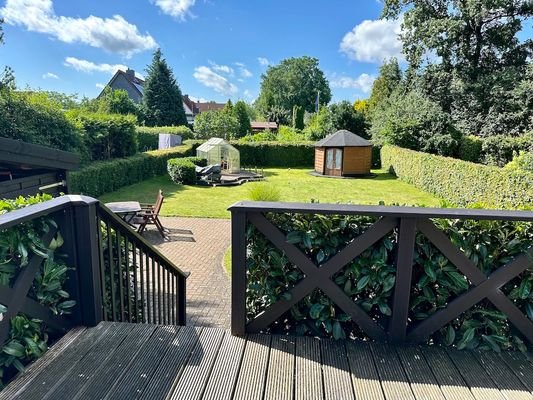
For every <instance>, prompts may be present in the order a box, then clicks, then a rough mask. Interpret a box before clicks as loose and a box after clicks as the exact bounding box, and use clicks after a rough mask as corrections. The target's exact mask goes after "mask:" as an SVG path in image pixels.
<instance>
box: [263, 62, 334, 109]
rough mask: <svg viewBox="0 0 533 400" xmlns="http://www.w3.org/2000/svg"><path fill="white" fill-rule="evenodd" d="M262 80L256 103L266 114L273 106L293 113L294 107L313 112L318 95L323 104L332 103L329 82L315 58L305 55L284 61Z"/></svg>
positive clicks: (269, 70) (267, 72)
mask: <svg viewBox="0 0 533 400" xmlns="http://www.w3.org/2000/svg"><path fill="white" fill-rule="evenodd" d="M261 79H262V81H261V93H260V94H259V97H258V100H257V104H258V106H259V107H260V109H261V111H262V112H263V113H266V112H267V111H268V110H270V109H271V108H272V107H280V108H282V109H284V110H292V108H293V107H294V106H300V107H302V108H303V109H304V110H305V111H308V112H313V111H315V108H316V100H317V96H320V104H321V105H324V104H328V103H329V102H330V101H331V89H330V88H329V83H328V81H327V79H326V77H325V76H324V73H323V72H322V70H321V69H320V68H319V67H318V59H316V58H312V57H307V56H304V57H299V58H289V59H286V60H283V61H282V62H281V63H280V64H278V65H275V66H270V67H268V70H267V71H266V73H264V74H263V75H262V76H261ZM319 93H320V95H319Z"/></svg>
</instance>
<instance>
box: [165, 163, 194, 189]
mask: <svg viewBox="0 0 533 400" xmlns="http://www.w3.org/2000/svg"><path fill="white" fill-rule="evenodd" d="M167 171H168V174H169V176H170V179H172V181H173V182H176V183H182V184H184V185H192V184H194V183H195V182H196V165H194V163H193V162H192V160H190V159H189V158H188V157H187V158H172V159H170V160H168V161H167Z"/></svg>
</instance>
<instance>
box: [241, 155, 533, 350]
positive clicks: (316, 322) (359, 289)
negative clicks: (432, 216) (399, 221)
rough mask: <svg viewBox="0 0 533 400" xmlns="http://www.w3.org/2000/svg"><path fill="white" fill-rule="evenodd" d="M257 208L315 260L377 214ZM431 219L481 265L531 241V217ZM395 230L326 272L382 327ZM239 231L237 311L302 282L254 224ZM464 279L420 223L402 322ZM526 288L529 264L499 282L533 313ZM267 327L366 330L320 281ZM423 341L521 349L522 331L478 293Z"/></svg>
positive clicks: (421, 315) (417, 316) (387, 315)
mask: <svg viewBox="0 0 533 400" xmlns="http://www.w3.org/2000/svg"><path fill="white" fill-rule="evenodd" d="M385 152H387V150H386V151H385ZM265 217H266V218H267V219H269V220H270V221H271V222H272V223H273V224H274V225H275V226H276V227H278V228H279V230H280V231H281V232H283V234H284V236H285V240H286V242H288V243H292V244H294V245H295V246H297V247H298V248H299V250H300V251H301V252H302V253H303V254H305V256H306V257H307V259H308V260H310V261H311V262H312V263H313V264H315V265H316V266H317V268H320V267H321V266H323V265H325V264H326V263H328V261H330V260H331V259H332V258H334V257H335V256H336V255H337V254H338V253H339V252H340V251H342V250H343V249H345V248H346V246H349V245H350V243H353V240H354V239H356V238H357V237H360V236H361V235H362V234H363V233H365V232H367V231H368V230H369V229H371V226H372V225H373V224H374V223H375V222H376V220H377V217H367V216H359V215H320V214H294V213H280V214H273V213H267V214H266V215H265ZM434 223H435V224H436V225H437V227H438V228H439V229H440V230H442V231H443V232H444V234H446V236H448V237H450V238H452V240H453V242H454V244H455V245H457V246H458V247H459V248H461V249H462V250H463V251H464V252H465V254H467V255H468V257H469V258H470V259H471V260H472V261H473V262H474V263H475V264H476V265H477V266H478V267H479V268H480V269H481V271H483V273H485V274H487V275H489V274H490V273H492V272H494V271H495V270H496V269H498V268H500V267H502V266H503V265H505V264H506V263H508V262H509V260H510V259H513V258H515V257H517V256H518V255H520V254H523V253H524V251H526V250H527V249H528V248H529V246H530V245H531V243H532V241H533V223H531V222H529V223H526V222H517V221H473V220H457V219H450V220H443V219H440V220H435V221H434ZM398 233H399V232H398V228H395V229H394V230H393V231H392V232H390V233H388V234H387V235H385V236H384V237H383V238H382V239H380V240H378V241H377V242H376V243H374V244H373V245H371V246H370V247H369V248H368V249H366V250H365V251H364V252H363V253H362V254H361V255H360V256H358V257H355V258H354V259H352V260H350V261H349V262H348V263H347V264H346V266H345V267H343V268H342V269H341V270H340V271H339V272H337V273H335V274H334V275H333V276H332V277H331V281H332V283H334V284H335V285H336V286H337V287H338V288H339V289H340V291H342V292H343V293H344V294H346V295H347V296H348V297H349V298H350V299H351V300H352V301H353V302H354V303H356V304H357V305H358V306H359V307H361V309H362V310H364V312H365V313H366V314H367V315H368V316H369V317H370V318H372V320H374V321H375V322H376V323H377V324H378V325H381V326H383V327H384V328H386V327H387V326H388V325H389V324H390V319H391V315H392V309H391V308H392V302H393V294H394V289H395V284H396V278H397V276H396V266H395V259H396V256H397V252H398V248H399V242H398V238H399V235H398ZM246 235H247V249H246V250H247V251H246V312H247V318H248V321H250V320H252V319H253V318H254V317H256V316H258V315H259V314H261V313H262V312H264V311H265V310H266V309H267V307H268V306H269V305H271V304H274V303H276V302H277V301H279V300H283V299H288V298H290V296H289V295H288V291H289V290H290V289H291V288H293V287H294V286H295V285H297V284H298V282H301V280H302V279H303V278H304V274H303V272H302V271H301V270H300V269H299V268H298V267H296V266H295V265H294V264H293V263H292V262H291V261H290V259H289V258H288V257H287V256H286V255H285V254H284V252H283V251H282V250H280V249H278V248H276V247H275V246H274V245H273V244H272V242H271V241H270V240H269V239H267V238H266V237H265V236H264V235H263V234H262V233H261V232H259V231H258V230H257V228H255V227H254V226H253V225H249V226H248V227H247V230H246ZM502 238H504V239H503V242H502ZM469 285H470V283H469V281H468V278H467V277H466V276H464V274H463V273H461V271H459V270H458V269H457V267H456V266H455V265H453V263H452V262H450V261H449V260H448V259H447V258H445V257H444V256H443V255H442V253H441V252H440V251H439V250H438V249H437V248H436V247H435V246H434V245H433V244H432V243H431V242H430V241H429V240H428V239H427V238H426V237H424V235H423V234H422V233H417V235H416V240H415V243H414V257H413V274H412V284H411V285H410V296H409V309H408V317H409V321H410V327H411V326H413V324H415V323H418V322H419V321H423V320H426V319H427V318H429V317H430V316H431V315H434V314H435V313H436V312H437V311H440V310H442V309H444V308H445V307H446V306H447V305H448V304H449V302H450V301H452V300H453V299H457V297H458V296H460V295H462V294H464V293H465V292H466V291H467V290H468V289H469ZM532 288H533V271H532V270H531V269H530V270H528V271H525V272H524V273H523V274H521V275H520V276H517V277H515V278H514V279H512V280H511V281H510V282H508V283H507V284H505V285H503V286H502V287H501V288H500V290H502V292H503V293H504V294H505V296H506V297H507V298H508V299H509V300H510V301H511V302H512V303H513V304H515V305H516V306H517V307H518V308H519V309H520V310H522V312H523V313H524V314H525V315H527V316H528V318H530V319H533V307H532V306H531V305H532V303H531V301H532V300H533V290H532ZM339 293H340V292H339ZM288 296H289V297H288ZM268 330H269V331H270V332H271V333H283V334H287V333H288V334H297V335H302V334H307V335H312V336H326V337H333V338H336V339H343V338H359V339H363V340H368V337H367V335H366V334H365V333H364V332H362V330H361V329H360V328H359V326H358V324H357V323H356V322H355V321H352V319H351V318H350V316H349V315H348V314H346V313H345V311H344V310H343V309H342V308H341V307H339V306H338V305H337V304H335V303H334V302H333V301H332V300H331V299H330V298H329V297H328V295H327V294H325V293H324V292H322V291H321V290H314V291H313V292H312V293H310V294H309V295H307V296H305V297H304V298H303V299H302V300H300V301H299V302H297V303H296V304H294V306H293V307H291V309H290V311H289V312H286V313H284V314H283V315H282V316H281V317H280V318H279V319H278V320H277V321H276V322H275V323H274V324H272V325H271V326H269V328H268ZM428 342H430V343H433V344H443V345H448V346H456V347H457V348H458V349H474V348H479V349H483V350H489V349H492V350H494V351H500V350H503V349H506V350H507V349H519V350H522V351H526V345H525V343H524V338H523V335H521V334H520V333H519V332H517V331H516V329H514V327H513V326H512V325H511V324H509V323H508V321H507V318H506V317H505V315H504V314H503V313H502V312H501V311H499V310H498V309H496V308H495V307H494V305H493V304H492V303H491V302H490V301H489V300H487V299H485V300H481V301H480V302H478V303H477V304H475V305H474V306H472V307H471V308H470V309H469V310H468V311H466V312H464V313H462V314H461V315H460V316H459V317H457V318H454V319H453V321H451V322H450V323H448V324H447V325H446V326H445V327H443V328H442V329H440V330H438V331H436V332H435V333H434V334H432V335H431V338H430V339H429V340H428Z"/></svg>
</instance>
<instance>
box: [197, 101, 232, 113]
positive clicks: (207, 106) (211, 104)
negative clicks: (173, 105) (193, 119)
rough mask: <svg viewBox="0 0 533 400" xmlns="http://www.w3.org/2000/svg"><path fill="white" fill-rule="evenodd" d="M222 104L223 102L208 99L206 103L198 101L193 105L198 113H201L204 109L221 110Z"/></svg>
mask: <svg viewBox="0 0 533 400" xmlns="http://www.w3.org/2000/svg"><path fill="white" fill-rule="evenodd" d="M224 106H225V104H224V103H215V102H214V101H210V102H207V103H200V102H196V103H194V107H195V108H197V109H198V113H202V112H205V111H212V110H222V109H223V108H224Z"/></svg>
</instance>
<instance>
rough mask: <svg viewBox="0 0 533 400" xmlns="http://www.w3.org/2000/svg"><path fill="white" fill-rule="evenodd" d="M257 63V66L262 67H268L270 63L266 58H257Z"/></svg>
mask: <svg viewBox="0 0 533 400" xmlns="http://www.w3.org/2000/svg"><path fill="white" fill-rule="evenodd" d="M257 61H259V64H260V65H262V66H263V67H266V66H267V65H270V61H268V58H265V57H257Z"/></svg>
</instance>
